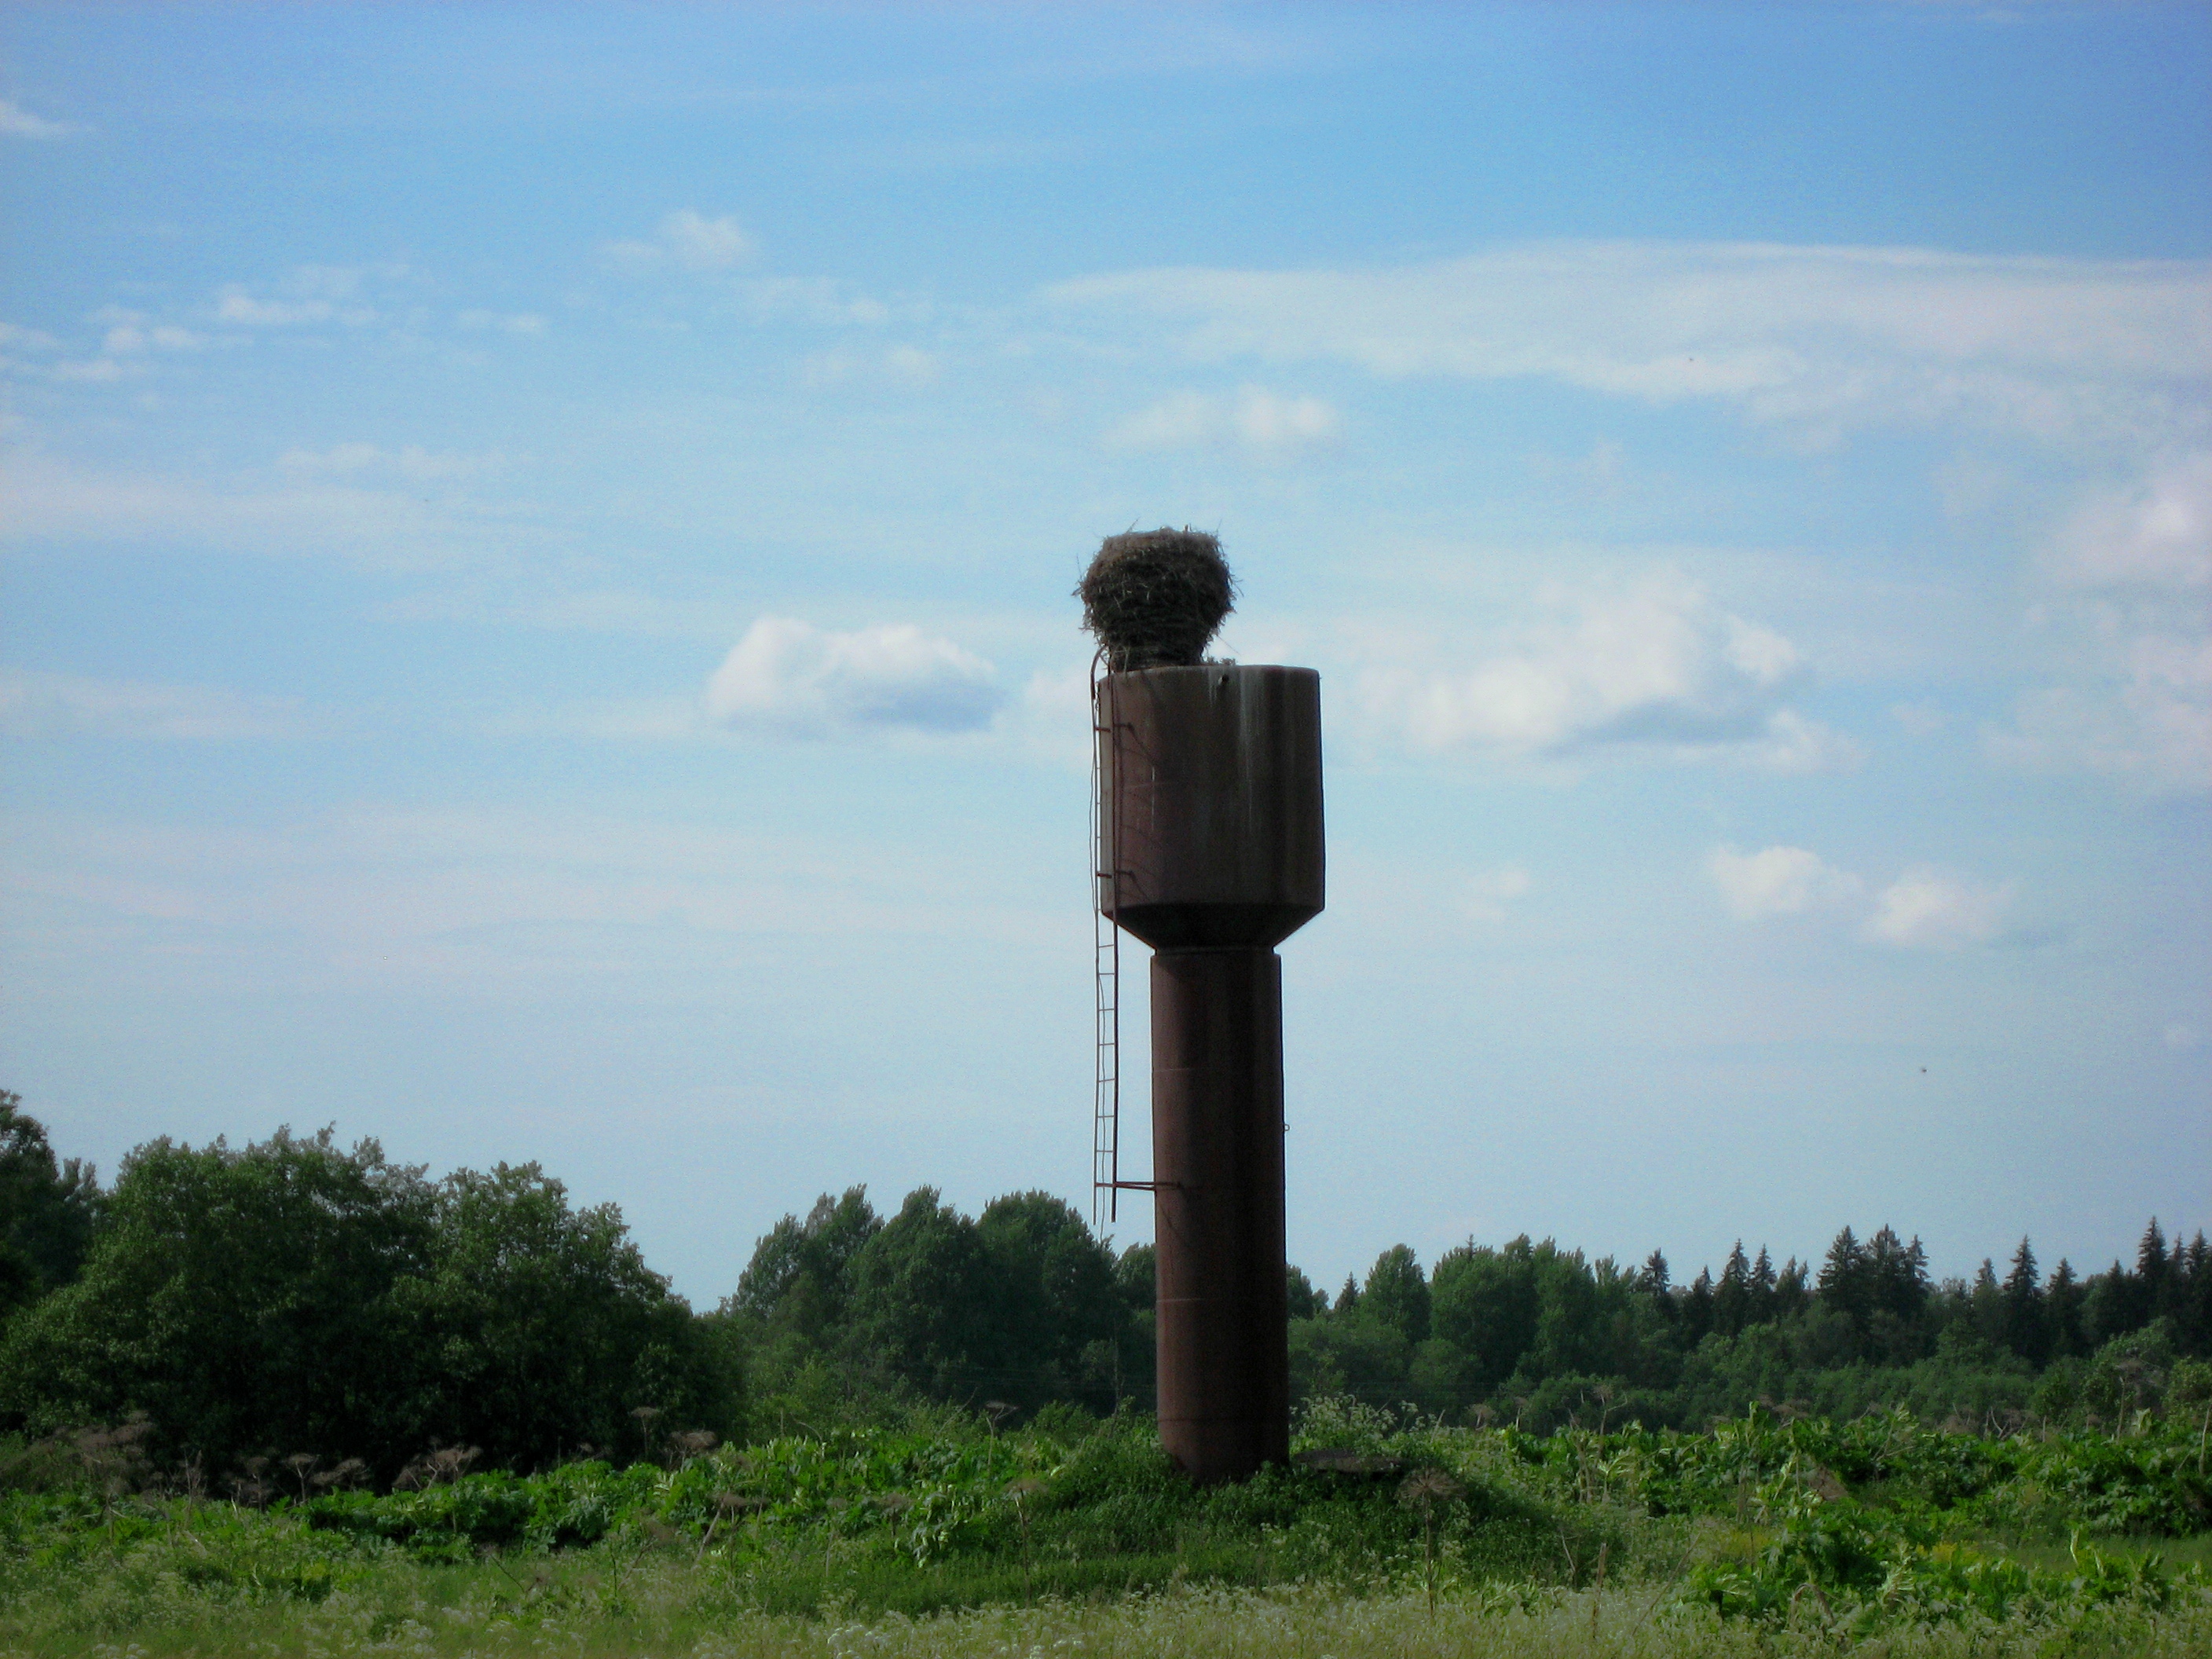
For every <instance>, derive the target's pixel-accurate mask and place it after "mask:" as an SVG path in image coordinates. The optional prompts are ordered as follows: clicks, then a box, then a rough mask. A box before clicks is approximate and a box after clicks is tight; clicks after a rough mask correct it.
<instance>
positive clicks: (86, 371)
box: [53, 357, 144, 386]
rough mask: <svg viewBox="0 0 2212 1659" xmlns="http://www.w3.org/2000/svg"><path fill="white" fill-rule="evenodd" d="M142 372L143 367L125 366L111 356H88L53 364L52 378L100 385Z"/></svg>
mask: <svg viewBox="0 0 2212 1659" xmlns="http://www.w3.org/2000/svg"><path fill="white" fill-rule="evenodd" d="M143 372H144V370H143V368H125V366H124V365H123V364H121V363H119V362H117V361H116V360H115V359H114V358H112V357H88V358H83V359H81V360H78V361H74V362H62V363H56V364H55V365H54V369H53V374H54V379H56V380H74V381H77V382H79V383H81V384H85V385H91V386H102V385H106V384H107V383H108V382H110V381H113V380H121V379H122V378H123V377H124V376H125V375H126V374H133V373H141V374H143Z"/></svg>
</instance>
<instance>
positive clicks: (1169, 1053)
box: [1152, 945, 1291, 1482]
mask: <svg viewBox="0 0 2212 1659" xmlns="http://www.w3.org/2000/svg"><path fill="white" fill-rule="evenodd" d="M1282 1019H1283V975H1282V962H1281V959H1280V958H1279V957H1277V956H1276V955H1275V953H1274V951H1272V950H1270V949H1268V948H1267V947H1266V946H1264V945H1263V946H1261V947H1259V948H1257V949H1243V950H1231V951H1160V952H1159V953H1158V955H1156V956H1154V957H1153V958H1152V1183H1153V1192H1152V1214H1153V1218H1154V1222H1155V1232H1154V1235H1153V1239H1154V1245H1155V1248H1156V1250H1157V1255H1158V1274H1159V1279H1158V1297H1159V1300H1158V1342H1159V1349H1158V1352H1159V1420H1160V1444H1161V1446H1162V1448H1163V1449H1164V1450H1165V1451H1166V1452H1167V1454H1168V1455H1170V1457H1172V1458H1174V1459H1175V1460H1176V1462H1177V1463H1179V1464H1181V1465H1182V1468H1183V1469H1184V1470H1185V1471H1186V1472H1187V1473H1188V1474H1189V1475H1190V1476H1191V1477H1192V1479H1194V1480H1199V1481H1201V1482H1212V1481H1216V1480H1243V1478H1244V1477H1245V1476H1247V1475H1249V1474H1252V1473H1253V1472H1254V1471H1255V1470H1256V1469H1258V1468H1260V1466H1261V1464H1263V1463H1279V1462H1282V1461H1283V1460H1284V1459H1285V1458H1286V1457H1288V1456H1289V1455H1290V1452H1291V1417H1290V1413H1291V1362H1290V1350H1289V1322H1288V1314H1287V1309H1286V1305H1285V1266H1284V1237H1283V1029H1282Z"/></svg>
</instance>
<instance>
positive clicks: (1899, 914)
mask: <svg viewBox="0 0 2212 1659" xmlns="http://www.w3.org/2000/svg"><path fill="white" fill-rule="evenodd" d="M1705 874H1706V875H1707V876H1708V877H1710V878H1711V881H1712V884H1713V885H1714V887H1715V888H1716V889H1717V890H1719V893H1720V896H1721V902H1722V904H1723V906H1724V907H1725V908H1727V910H1728V913H1729V915H1731V916H1733V917H1735V920H1736V921H1767V920H1770V919H1771V918H1772V917H1775V916H1795V915H1808V914H1810V913H1812V912H1815V911H1822V910H1832V911H1842V912H1857V913H1861V914H1860V921H1859V927H1858V936H1859V937H1860V938H1861V939H1864V940H1866V941H1867V942H1868V943H1869V944H1875V945H1894V946H1897V947H1899V948H1901V949H1905V950H1923V951H1958V950H1963V949H1965V948H1966V947H1967V946H1969V945H1988V944H1992V943H1995V942H1996V941H1998V940H2000V939H2002V938H2003V937H2004V936H2005V933H2006V914H2007V912H2008V910H2009V909H2010V908H2011V905H2012V901H2013V894H2014V890H2013V888H2012V886H2011V885H2010V884H2004V885H2002V886H1991V885H1989V884H1985V883H1980V882H1975V881H1971V880H1968V879H1966V878H1964V877H1960V876H1956V875H1952V874H1948V873H1947V872H1943V871H1941V870H1937V869H1935V868H1933V867H1931V866H1927V865H1917V866H1913V867H1912V868H1911V869H1908V870H1906V871H1905V872H1904V873H1903V874H1902V875H1900V876H1899V877H1898V878H1897V879H1896V880H1895V881H1893V882H1892V883H1890V884H1888V885H1887V887H1884V888H1882V889H1881V891H1879V892H1877V893H1875V895H1874V897H1873V901H1872V903H1871V906H1869V905H1868V903H1867V901H1866V894H1867V890H1868V884H1867V883H1866V881H1864V880H1863V878H1860V877H1858V876H1857V875H1854V874H1853V873H1852V872H1850V871H1848V870H1839V869H1838V868H1837V867H1836V866H1834V865H1832V864H1830V863H1829V862H1828V861H1827V860H1826V859H1824V858H1822V857H1821V856H1820V854H1818V853H1815V852H1813V851H1811V850H1810V849H1809V848H1803V847H1781V846H1777V847H1767V848H1761V849H1760V850H1759V851H1758V852H1756V853H1742V852H1738V851H1737V850H1736V849H1735V848H1733V847H1721V848H1715V849H1714V850H1713V853H1712V854H1711V856H1710V857H1709V858H1707V859H1706V860H1705Z"/></svg>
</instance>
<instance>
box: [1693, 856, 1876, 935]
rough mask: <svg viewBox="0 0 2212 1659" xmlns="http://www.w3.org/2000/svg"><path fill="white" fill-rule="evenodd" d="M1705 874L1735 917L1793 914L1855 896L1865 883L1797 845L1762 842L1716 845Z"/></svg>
mask: <svg viewBox="0 0 2212 1659" xmlns="http://www.w3.org/2000/svg"><path fill="white" fill-rule="evenodd" d="M1705 873H1706V874H1707V875H1709V876H1711V878H1712V880H1713V885H1715V886H1716V887H1717V888H1719V889H1720V892H1721V902H1723V904H1725V905H1727V907H1728V911H1729V915H1732V916H1734V917H1735V919H1736V920H1737V921H1762V920H1764V919H1765V918H1766V917H1768V916H1792V915H1801V914H1802V913H1803V912H1805V911H1808V910H1814V909H1826V908H1831V907H1832V906H1835V905H1839V904H1845V903H1848V902H1850V901H1851V900H1853V899H1855V898H1857V896H1858V895H1859V893H1860V892H1861V891H1862V890H1863V888H1864V886H1865V884H1864V883H1863V882H1862V881H1860V879H1859V878H1857V876H1855V875H1853V874H1851V872H1850V871H1848V870H1838V869H1837V868H1836V867H1835V866H1833V865H1832V864H1830V863H1829V862H1828V861H1827V860H1825V859H1823V858H1822V857H1821V856H1820V854H1818V853H1814V852H1810V851H1808V850H1807V849H1806V848H1802V847H1768V848H1762V849H1761V850H1759V852H1756V853H1739V852H1737V851H1736V850H1735V848H1733V847H1721V848H1715V849H1714V851H1713V854H1712V856H1711V858H1709V859H1707V860H1705Z"/></svg>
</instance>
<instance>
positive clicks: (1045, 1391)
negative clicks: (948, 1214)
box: [975, 1192, 1130, 1413]
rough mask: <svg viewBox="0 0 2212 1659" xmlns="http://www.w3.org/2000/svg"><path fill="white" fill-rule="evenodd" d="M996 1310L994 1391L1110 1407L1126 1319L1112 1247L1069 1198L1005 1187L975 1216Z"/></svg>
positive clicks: (1022, 1399)
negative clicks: (997, 1384) (1000, 1376)
mask: <svg viewBox="0 0 2212 1659" xmlns="http://www.w3.org/2000/svg"><path fill="white" fill-rule="evenodd" d="M975 1229H976V1235H977V1237H978V1238H979V1239H980V1241H981V1243H982V1246H983V1250H984V1254H985V1256H986V1257H987V1260H988V1262H989V1265H990V1267H991V1271H992V1273H993V1276H994V1278H995V1279H996V1280H997V1292H996V1297H995V1300H996V1302H997V1304H998V1306H999V1308H1000V1328H999V1331H998V1339H999V1364H1000V1367H1001V1368H1002V1369H1003V1370H1004V1371H1005V1372H1006V1376H1005V1378H1004V1382H1005V1387H1004V1388H1002V1389H1000V1395H999V1397H1000V1398H1001V1399H1004V1400H1007V1401H1011V1402H1012V1403H1014V1404H1016V1405H1018V1406H1021V1407H1025V1408H1027V1409H1030V1410H1034V1409H1036V1407H1039V1406H1042V1405H1043V1404H1045V1403H1046V1402H1047V1401H1052V1400H1079V1401H1083V1402H1084V1403H1085V1404H1086V1405H1089V1406H1090V1407H1091V1408H1092V1409H1094V1410H1096V1411H1098V1412H1100V1413H1105V1412H1109V1411H1111V1410H1112V1409H1113V1408H1114V1404H1115V1400H1114V1391H1115V1382H1114V1376H1115V1358H1116V1356H1117V1354H1118V1353H1119V1352H1120V1350H1121V1343H1122V1340H1123V1339H1124V1336H1125V1335H1126V1334H1127V1330H1128V1328H1129V1324H1130V1321H1129V1316H1128V1313H1127V1308H1126V1305H1125V1304H1124V1303H1123V1301H1122V1299H1121V1289H1120V1286H1119V1285H1118V1284H1117V1283H1116V1279H1115V1266H1116V1264H1115V1260H1114V1254H1113V1252H1112V1251H1111V1250H1110V1249H1108V1248H1107V1247H1106V1246H1105V1245H1104V1244H1103V1243H1100V1242H1099V1241H1098V1239H1097V1237H1094V1236H1093V1235H1092V1233H1091V1228H1090V1226H1089V1225H1087V1224H1086V1223H1085V1221H1084V1219H1083V1218H1082V1216H1080V1215H1079V1214H1078V1213H1077V1212H1076V1211H1075V1208H1074V1206H1072V1205H1070V1204H1068V1203H1067V1202H1066V1200H1062V1199H1059V1198H1056V1197H1054V1195H1053V1194H1050V1193H1042V1192H1028V1193H1009V1194H1006V1196H1004V1197H1002V1198H995V1199H994V1200H991V1202H990V1203H989V1204H987V1205H986V1206H984V1209H983V1213H982V1214H981V1215H980V1216H979V1217H977V1218H976V1222H975Z"/></svg>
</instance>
